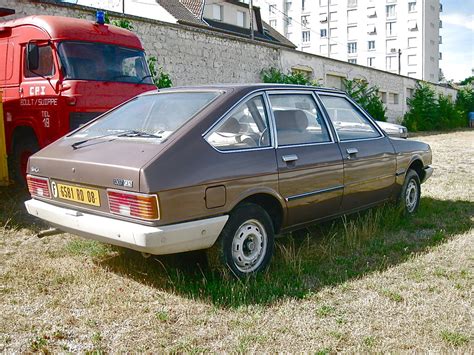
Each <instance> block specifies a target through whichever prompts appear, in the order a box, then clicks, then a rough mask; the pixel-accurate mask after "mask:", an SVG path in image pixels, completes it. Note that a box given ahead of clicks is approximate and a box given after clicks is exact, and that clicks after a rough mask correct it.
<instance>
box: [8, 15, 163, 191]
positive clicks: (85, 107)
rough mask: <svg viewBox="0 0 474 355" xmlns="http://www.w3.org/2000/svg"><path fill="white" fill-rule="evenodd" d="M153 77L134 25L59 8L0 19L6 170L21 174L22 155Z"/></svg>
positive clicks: (141, 88) (20, 176) (136, 91)
mask: <svg viewBox="0 0 474 355" xmlns="http://www.w3.org/2000/svg"><path fill="white" fill-rule="evenodd" d="M153 89H156V87H155V86H154V85H153V82H152V79H151V76H150V73H149V69H148V65H147V63H146V60H145V54H144V50H143V46H142V44H141V42H140V40H139V39H138V37H137V36H136V35H135V34H133V33H132V32H130V31H128V30H125V29H122V28H118V27H115V26H111V25H107V24H103V23H97V22H93V21H87V20H82V19H74V18H67V17H59V16H29V17H24V18H21V19H16V20H11V21H7V22H3V23H0V90H2V91H3V106H4V116H5V139H6V145H7V152H8V154H9V157H10V163H11V165H12V170H13V173H14V176H15V178H16V180H17V181H19V182H20V183H21V182H23V181H24V177H25V174H26V166H27V162H28V158H29V156H30V155H31V154H33V153H34V152H35V151H37V150H39V149H40V148H43V147H45V146H47V145H48V144H50V143H52V142H54V141H55V140H57V139H58V138H60V137H62V136H63V135H65V134H66V133H68V132H70V131H72V130H74V129H76V128H78V127H79V126H81V125H83V124H84V123H86V122H88V121H90V120H92V119H93V118H95V117H97V116H99V115H100V114H102V113H104V112H106V111H107V110H109V109H111V108H113V107H115V106H117V105H118V104H120V103H122V102H124V101H126V100H128V99H130V98H132V97H134V96H136V95H138V94H140V93H142V92H144V91H149V90H153Z"/></svg>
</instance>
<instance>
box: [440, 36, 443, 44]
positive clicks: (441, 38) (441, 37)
mask: <svg viewBox="0 0 474 355" xmlns="http://www.w3.org/2000/svg"><path fill="white" fill-rule="evenodd" d="M439 44H443V36H439Z"/></svg>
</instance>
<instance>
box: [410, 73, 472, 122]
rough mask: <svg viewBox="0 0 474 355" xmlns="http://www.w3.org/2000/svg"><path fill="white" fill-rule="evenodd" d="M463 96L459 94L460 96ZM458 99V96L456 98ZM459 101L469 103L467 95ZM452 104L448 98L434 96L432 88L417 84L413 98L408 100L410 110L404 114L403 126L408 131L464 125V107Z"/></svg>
mask: <svg viewBox="0 0 474 355" xmlns="http://www.w3.org/2000/svg"><path fill="white" fill-rule="evenodd" d="M462 95H463V94H461V96H462ZM458 97H459V96H458ZM461 100H467V102H468V101H469V94H467V95H465V96H463V98H462V99H461ZM465 104H466V103H465V102H464V101H463V102H462V103H459V99H458V103H456V104H454V103H453V102H452V100H451V99H450V98H449V97H446V96H444V95H438V97H437V96H436V93H435V91H434V89H433V87H432V86H431V85H430V84H428V83H424V82H419V83H417V86H416V89H415V92H414V93H413V97H412V98H410V99H408V106H409V108H410V110H409V111H408V112H407V113H406V114H405V117H404V120H403V124H404V125H405V126H406V127H407V128H408V130H410V131H432V130H446V129H452V128H457V127H462V126H465V125H466V121H465V118H464V117H465V112H466V111H465V107H464V105H465Z"/></svg>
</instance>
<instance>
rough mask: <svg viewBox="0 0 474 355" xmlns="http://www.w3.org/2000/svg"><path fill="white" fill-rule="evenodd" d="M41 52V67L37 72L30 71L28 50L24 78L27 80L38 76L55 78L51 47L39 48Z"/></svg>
mask: <svg viewBox="0 0 474 355" xmlns="http://www.w3.org/2000/svg"><path fill="white" fill-rule="evenodd" d="M38 52H39V67H38V69H37V70H35V71H29V70H28V67H27V65H26V48H25V53H24V56H23V58H25V59H24V76H25V78H33V77H38V76H45V77H48V76H53V75H54V58H53V50H52V48H51V46H41V47H38Z"/></svg>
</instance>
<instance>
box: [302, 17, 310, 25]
mask: <svg viewBox="0 0 474 355" xmlns="http://www.w3.org/2000/svg"><path fill="white" fill-rule="evenodd" d="M301 24H302V25H303V26H304V27H307V26H308V25H309V15H304V16H301Z"/></svg>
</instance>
